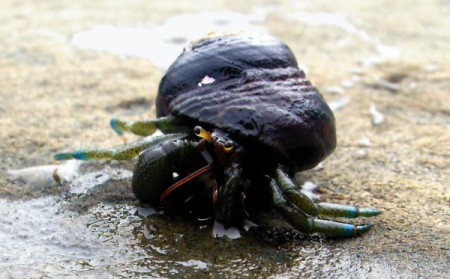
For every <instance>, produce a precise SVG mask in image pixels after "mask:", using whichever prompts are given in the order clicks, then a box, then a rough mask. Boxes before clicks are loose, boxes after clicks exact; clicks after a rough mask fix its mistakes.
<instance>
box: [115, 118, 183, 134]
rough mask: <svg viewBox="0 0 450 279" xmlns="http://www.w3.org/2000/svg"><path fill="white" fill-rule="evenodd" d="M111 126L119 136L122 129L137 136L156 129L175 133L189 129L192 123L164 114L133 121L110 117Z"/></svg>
mask: <svg viewBox="0 0 450 279" xmlns="http://www.w3.org/2000/svg"><path fill="white" fill-rule="evenodd" d="M111 128H113V129H114V131H116V133H117V134H118V135H119V136H122V135H123V132H124V131H126V132H131V133H133V134H135V135H138V136H149V135H151V134H153V133H154V132H155V131H156V130H157V129H159V130H161V131H162V132H163V133H176V132H184V131H187V130H191V129H192V125H189V123H188V122H187V121H184V120H181V119H179V118H175V117H172V116H166V117H160V118H155V119H148V120H140V121H135V122H129V121H122V120H119V119H116V118H112V119H111Z"/></svg>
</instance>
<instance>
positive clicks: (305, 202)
mask: <svg viewBox="0 0 450 279" xmlns="http://www.w3.org/2000/svg"><path fill="white" fill-rule="evenodd" d="M275 179H276V180H277V183H278V185H279V186H280V188H281V189H282V191H283V195H284V196H285V197H286V199H287V200H288V201H290V202H292V203H293V204H294V205H295V206H297V207H298V208H299V209H301V210H302V211H304V212H305V213H306V214H309V215H313V216H319V215H320V216H328V217H344V218H357V217H373V216H377V215H379V214H380V213H381V211H380V210H377V209H371V208H357V207H355V206H351V205H342V204H335V203H325V202H321V203H316V202H314V201H313V200H311V199H310V198H309V197H308V196H307V195H305V194H303V193H301V192H300V191H298V187H297V185H295V183H294V182H293V181H292V179H291V178H290V177H289V176H288V175H287V174H286V173H285V172H284V171H283V170H282V169H281V167H278V168H277V170H276V173H275Z"/></svg>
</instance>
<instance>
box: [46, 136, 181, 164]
mask: <svg viewBox="0 0 450 279" xmlns="http://www.w3.org/2000/svg"><path fill="white" fill-rule="evenodd" d="M186 136H187V134H184V133H178V134H168V135H161V136H154V137H145V138H142V139H140V140H137V141H135V142H132V143H130V144H127V145H125V146H122V147H117V148H97V149H90V150H83V149H82V150H78V151H75V152H68V153H58V154H55V155H54V157H53V158H54V159H55V160H57V161H61V160H71V159H77V160H128V159H132V158H134V157H136V156H137V155H139V153H141V152H142V151H144V150H146V149H148V148H151V147H154V146H156V145H158V144H161V143H163V142H165V141H174V140H178V139H182V138H184V137H186Z"/></svg>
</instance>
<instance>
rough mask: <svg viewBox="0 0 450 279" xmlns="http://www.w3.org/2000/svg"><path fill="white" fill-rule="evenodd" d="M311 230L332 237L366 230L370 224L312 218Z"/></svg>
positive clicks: (353, 234)
mask: <svg viewBox="0 0 450 279" xmlns="http://www.w3.org/2000/svg"><path fill="white" fill-rule="evenodd" d="M312 223H313V226H312V231H314V232H318V233H323V234H325V235H327V236H332V237H350V236H357V235H362V234H363V233H365V232H368V231H369V230H370V228H371V227H372V225H371V224H363V225H353V224H347V223H340V222H335V221H329V220H322V219H314V220H313V222H312Z"/></svg>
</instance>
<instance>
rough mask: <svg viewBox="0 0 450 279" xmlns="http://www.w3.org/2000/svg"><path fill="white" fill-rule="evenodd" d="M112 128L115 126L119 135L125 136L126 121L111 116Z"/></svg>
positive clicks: (114, 128)
mask: <svg viewBox="0 0 450 279" xmlns="http://www.w3.org/2000/svg"><path fill="white" fill-rule="evenodd" d="M110 124H111V128H113V130H114V131H115V132H116V133H117V134H118V135H119V136H123V127H124V126H125V122H123V121H120V120H119V119H116V118H111V122H110Z"/></svg>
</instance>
